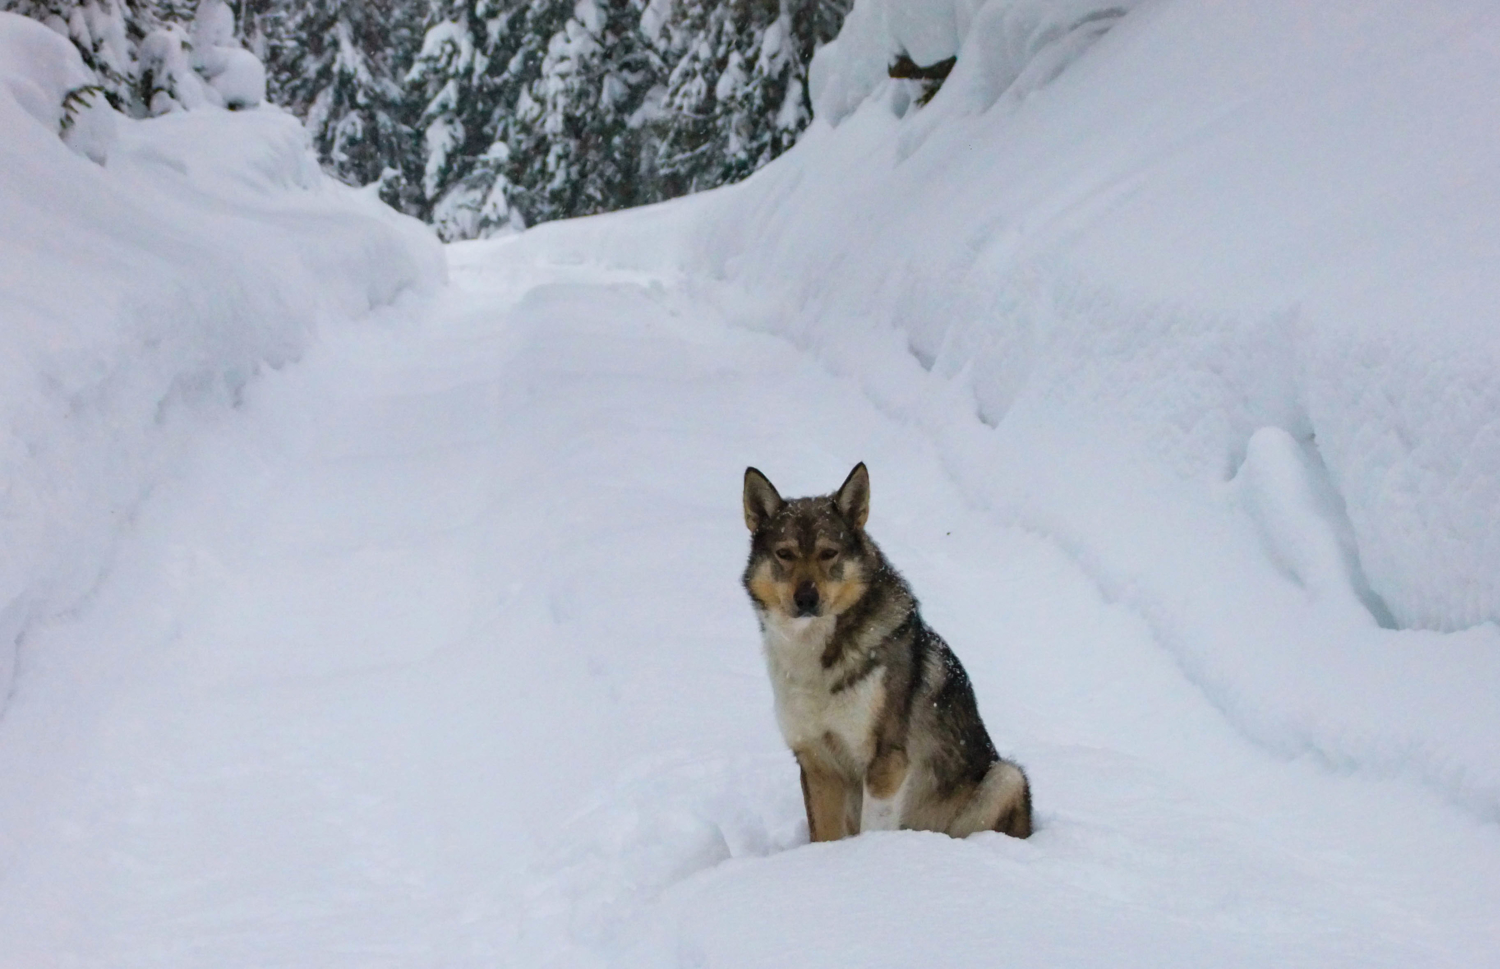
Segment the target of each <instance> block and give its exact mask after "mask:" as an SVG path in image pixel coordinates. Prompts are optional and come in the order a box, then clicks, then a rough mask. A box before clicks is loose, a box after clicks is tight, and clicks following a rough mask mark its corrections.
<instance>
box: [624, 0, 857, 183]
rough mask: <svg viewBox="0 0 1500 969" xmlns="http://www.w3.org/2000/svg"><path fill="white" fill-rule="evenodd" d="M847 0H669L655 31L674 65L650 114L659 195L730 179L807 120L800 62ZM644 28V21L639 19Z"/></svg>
mask: <svg viewBox="0 0 1500 969" xmlns="http://www.w3.org/2000/svg"><path fill="white" fill-rule="evenodd" d="M848 7H849V4H848V2H847V0H780V2H778V0H727V2H718V0H675V2H673V3H672V5H671V7H670V11H669V13H668V14H667V15H666V16H665V18H664V19H663V21H662V23H661V26H660V27H659V28H657V37H658V40H657V42H658V44H659V45H660V46H661V47H662V48H663V49H664V50H666V51H667V56H668V57H669V58H671V59H672V61H673V62H674V64H675V66H674V67H673V70H672V73H671V75H670V77H669V78H668V80H667V89H666V94H665V97H664V99H663V105H662V110H661V111H660V112H659V113H658V114H657V115H656V116H655V117H654V118H653V119H652V121H651V125H650V127H651V131H652V132H653V133H654V134H655V135H656V139H657V144H658V148H657V157H656V159H655V166H656V168H657V170H658V172H659V178H660V185H661V192H662V196H663V197H672V196H675V195H681V194H684V193H686V192H694V191H700V190H702V189H705V188H711V187H713V186H716V185H722V184H725V183H727V182H733V181H737V180H739V179H741V178H744V177H745V176H747V175H749V174H750V173H751V172H753V171H755V170H756V169H758V168H760V167H761V166H763V165H765V164H766V163H767V162H769V161H770V160H771V159H773V158H775V157H776V156H777V155H779V154H781V153H782V152H783V151H786V150H787V149H788V148H790V147H791V146H792V145H793V144H794V143H795V142H796V139H797V136H798V135H799V134H800V133H801V132H802V129H803V128H805V127H806V126H807V124H808V122H809V120H811V117H812V104H811V99H810V97H809V95H808V90H807V66H808V64H809V63H810V62H811V60H812V55H813V52H814V50H815V49H816V48H817V47H818V46H819V45H821V44H824V43H827V42H828V41H829V40H832V39H833V37H834V36H836V35H837V33H838V29H839V27H840V26H841V25H842V23H843V17H844V14H845V13H847V11H848ZM648 26H649V25H648Z"/></svg>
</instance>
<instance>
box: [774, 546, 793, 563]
mask: <svg viewBox="0 0 1500 969" xmlns="http://www.w3.org/2000/svg"><path fill="white" fill-rule="evenodd" d="M776 557H777V558H779V559H781V560H782V561H783V562H790V561H791V560H792V559H794V558H796V557H797V554H796V553H795V552H793V551H792V550H791V549H789V548H778V549H777V550H776Z"/></svg>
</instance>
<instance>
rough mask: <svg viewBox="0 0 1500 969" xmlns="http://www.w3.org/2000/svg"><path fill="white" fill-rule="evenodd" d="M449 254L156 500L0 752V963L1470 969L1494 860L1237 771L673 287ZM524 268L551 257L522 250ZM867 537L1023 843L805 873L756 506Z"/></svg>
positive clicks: (260, 392)
mask: <svg viewBox="0 0 1500 969" xmlns="http://www.w3.org/2000/svg"><path fill="white" fill-rule="evenodd" d="M532 238H533V236H530V235H528V236H526V237H523V238H522V239H520V240H519V241H511V242H504V243H494V244H484V245H473V246H464V247H457V248H454V249H453V250H451V252H450V256H451V259H452V262H453V276H454V284H453V286H452V287H451V288H450V289H449V290H448V291H447V292H446V293H445V294H444V295H443V296H442V297H441V298H440V299H439V300H438V302H437V303H436V305H408V306H405V307H402V308H400V309H399V310H396V311H391V312H389V313H388V314H387V315H386V316H384V317H382V318H380V319H378V320H376V321H375V322H373V323H367V324H365V325H363V326H361V327H359V328H357V329H355V328H349V329H346V330H340V331H336V332H330V333H326V334H325V335H324V339H323V341H322V343H321V345H319V346H318V347H317V348H316V349H315V350H314V351H313V352H312V353H311V354H310V355H309V356H308V357H307V358H306V359H305V360H304V361H303V362H302V363H300V364H298V365H296V366H293V367H290V368H287V369H286V370H284V371H281V372H279V373H275V374H271V375H268V376H267V377H266V378H264V379H263V380H262V381H261V382H260V383H259V384H258V385H256V386H255V387H254V388H253V389H252V392H251V395H250V399H249V401H248V404H247V406H246V407H245V408H244V410H243V411H242V412H241V413H240V414H237V415H235V416H234V418H233V419H227V420H226V421H225V422H224V423H223V425H222V426H221V427H220V428H219V433H218V435H217V439H216V440H214V441H213V442H211V443H210V444H209V445H208V447H207V448H205V449H204V451H203V453H202V454H201V455H200V456H199V458H198V459H197V460H196V461H195V463H194V464H193V465H192V467H191V468H189V469H187V470H186V471H185V472H184V473H183V474H182V475H180V476H179V477H178V478H177V479H176V480H174V481H172V482H171V483H170V484H169V485H168V486H166V487H164V488H162V489H160V490H159V491H158V493H157V494H156V495H155V496H154V497H153V499H152V500H151V501H150V502H149V503H148V505H147V507H146V509H145V510H144V511H143V513H142V514H141V516H140V518H139V520H138V521H137V522H136V523H135V525H134V530H133V534H132V537H131V538H130V539H129V541H128V542H127V545H126V547H125V548H124V550H123V551H122V552H121V554H120V556H119V557H118V559H117V561H116V563H115V565H114V567H113V569H112V570H111V572H110V574H109V575H108V576H107V578H106V579H105V581H104V582H103V583H102V585H101V587H100V588H99V590H98V591H97V593H96V595H95V596H94V597H93V598H92V599H91V601H90V602H89V603H88V604H87V605H86V606H85V607H84V608H82V609H80V610H79V611H78V612H77V614H76V615H73V616H71V617H69V618H68V619H66V620H64V621H59V622H55V623H53V624H51V625H50V626H49V627H47V628H46V629H45V630H44V631H43V632H42V633H41V634H39V635H36V636H34V637H32V638H31V639H30V640H29V641H28V642H27V643H26V644H25V647H24V650H23V652H22V656H21V669H20V673H19V676H18V680H17V688H16V694H15V696H14V698H13V700H12V702H11V704H10V707H9V709H8V711H7V713H6V715H5V718H4V720H3V722H0V849H3V858H4V864H5V868H4V871H3V873H0V966H3V967H5V969H11V967H15V969H30V967H50V966H98V967H106V966H107V967H134V966H163V967H167V966H170V967H183V966H215V967H228V966H244V967H250V966H256V967H273V966H274V967H282V966H285V967H291V966H298V967H309V969H311V967H324V969H326V967H343V966H348V967H372V966H400V967H410V966H433V967H450V966H454V967H456V966H494V965H497V964H498V965H515V966H528V967H539V966H545V965H600V964H631V965H642V966H646V965H650V966H668V965H674V966H727V965H734V966H773V965H774V966H780V967H785V966H798V967H815V966H866V965H868V966H875V965H882V966H910V965H916V964H928V965H944V966H969V965H972V966H994V965H1006V966H1103V965H1114V966H1293V965H1305V966H1350V967H1356V966H1357V967H1375V966H1402V967H1413V966H1477V965H1483V964H1484V963H1483V961H1480V960H1477V959H1476V954H1483V953H1490V954H1492V955H1495V956H1496V958H1500V920H1497V919H1496V918H1495V913H1497V912H1500V887H1497V885H1496V884H1495V882H1494V879H1493V873H1494V872H1496V871H1500V838H1497V836H1496V832H1495V829H1494V826H1493V825H1492V824H1491V825H1486V824H1484V823H1482V822H1481V821H1479V820H1476V819H1475V818H1474V817H1473V816H1471V815H1469V814H1465V813H1463V812H1461V811H1459V810H1458V809H1456V808H1454V807H1452V806H1450V805H1449V804H1447V803H1446V802H1444V801H1442V800H1440V799H1439V798H1438V797H1437V796H1436V795H1435V794H1432V793H1430V792H1428V791H1427V790H1425V789H1423V788H1419V787H1418V786H1416V785H1412V784H1408V783H1405V782H1402V781H1400V780H1389V781H1387V780H1381V779H1372V778H1370V777H1368V776H1357V777H1354V776H1339V775H1337V774H1333V773H1329V772H1328V771H1326V770H1325V769H1323V768H1321V767H1319V766H1318V765H1317V764H1315V763H1312V762H1310V761H1307V760H1299V761H1292V762H1286V761H1283V760H1280V759H1277V758H1275V757H1273V756H1271V755H1270V754H1267V753H1265V752H1263V751H1262V750H1260V749H1259V748H1257V747H1255V746H1253V745H1252V744H1251V743H1249V742H1248V741H1247V740H1245V739H1244V738H1243V737H1242V736H1241V735H1239V734H1238V733H1236V732H1235V731H1234V730H1233V729H1232V728H1231V726H1230V725H1229V724H1228V722H1227V721H1226V720H1225V719H1224V717H1223V716H1222V715H1221V714H1220V712H1219V711H1218V710H1217V709H1216V708H1215V707H1214V706H1213V705H1211V704H1210V703H1209V702H1208V700H1207V699H1205V697H1204V696H1203V695H1202V694H1201V693H1200V692H1199V691H1198V690H1197V689H1196V688H1195V687H1194V686H1192V685H1191V683H1190V682H1189V680H1188V679H1187V678H1186V677H1184V676H1183V674H1182V673H1181V671H1180V670H1179V669H1178V668H1177V667H1176V666H1175V665H1174V663H1173V661H1172V659H1171V654H1170V653H1169V652H1168V651H1166V650H1164V649H1163V648H1162V647H1161V645H1160V644H1159V643H1158V642H1157V641H1156V639H1155V638H1154V635H1153V631H1152V629H1151V627H1150V626H1149V625H1148V623H1147V622H1146V621H1145V620H1144V619H1143V618H1142V617H1141V616H1139V615H1137V614H1135V613H1134V612H1132V611H1131V610H1130V609H1128V608H1126V607H1124V606H1122V605H1119V604H1112V603H1111V602H1110V601H1109V599H1108V598H1107V597H1106V596H1105V595H1104V594H1103V593H1101V591H1100V590H1099V589H1098V588H1097V587H1096V585H1095V584H1094V583H1093V582H1091V580H1090V579H1089V578H1088V576H1087V574H1086V573H1085V572H1084V571H1083V570H1082V569H1080V568H1079V567H1078V566H1077V565H1076V564H1075V563H1074V562H1073V561H1071V560H1070V559H1069V558H1068V556H1067V555H1065V554H1064V553H1063V552H1062V551H1061V550H1059V548H1058V547H1056V546H1055V545H1054V544H1052V543H1050V542H1048V541H1047V540H1045V539H1044V538H1041V537H1038V536H1036V535H1032V534H1028V533H1026V532H1023V531H1020V530H1018V529H1014V528H1008V527H1004V526H1002V525H1001V524H999V523H997V522H996V521H994V520H992V519H989V518H987V517H986V514H985V513H984V512H983V511H982V510H979V509H976V508H974V507H971V506H970V505H969V504H968V503H966V502H965V500H964V499H963V497H962V496H961V494H960V491H959V489H958V488H957V487H956V486H955V485H954V484H953V482H952V481H951V480H950V478H949V477H948V475H947V474H946V473H945V471H944V467H943V462H942V461H941V460H940V458H939V457H938V455H937V454H936V453H935V451H934V449H933V447H932V445H931V444H930V442H928V441H927V440H926V439H925V438H924V436H923V434H922V432H921V431H920V430H918V429H915V428H913V427H911V426H908V425H905V424H902V423H899V422H896V421H893V420H891V419H890V418H889V417H887V416H883V415H882V414H881V412H880V411H878V410H877V409H876V408H875V407H874V406H873V405H872V404H871V403H870V402H869V401H868V400H867V399H866V398H865V397H864V396H863V395H862V394H861V393H860V391H859V389H858V387H857V385H856V384H855V383H853V382H852V381H849V380H844V379H839V378H836V377H833V376H830V375H829V374H828V373H826V372H824V371H823V370H821V369H819V368H818V367H817V366H816V365H815V364H814V363H813V362H811V361H810V360H809V359H807V358H805V357H803V356H802V355H799V354H798V352H797V351H795V350H794V349H793V348H792V347H791V346H790V345H788V344H786V343H784V342H781V341H780V340H778V339H776V338H773V337H770V336H765V335H761V334H756V333H752V332H748V331H745V330H741V329H736V328H733V327H731V326H729V325H728V324H726V323H725V322H724V321H723V320H722V319H721V314H720V312H719V311H718V310H717V309H716V308H715V305H716V303H715V300H712V299H708V298H706V297H705V296H704V293H707V292H709V290H707V289H704V288H702V287H705V286H707V284H702V283H700V284H699V286H696V287H695V286H682V285H679V284H678V283H677V282H676V281H673V280H652V279H648V278H643V277H639V276H632V275H626V274H621V273H617V272H612V271H610V270H608V269H605V268H601V267H598V266H591V265H571V266H570V265H554V264H550V263H548V262H547V261H546V258H545V253H546V251H547V250H546V249H545V247H540V246H533V245H531V244H530V243H529V241H528V240H531V239H532ZM549 238H550V237H549ZM856 460H865V461H866V462H868V464H869V466H870V468H871V471H872V475H873V490H874V504H873V514H872V519H871V531H872V533H873V534H874V535H875V536H876V538H877V539H878V540H880V541H881V542H882V544H883V545H884V547H885V548H886V551H887V553H888V554H889V555H890V556H891V558H892V559H893V560H894V561H895V562H896V563H897V565H898V566H900V567H901V568H902V569H903V570H904V571H905V573H906V574H907V576H908V578H909V579H910V580H911V581H912V583H913V585H914V586H915V588H916V590H917V592H918V594H919V595H920V596H922V598H923V601H924V604H925V610H926V613H927V615H928V618H929V619H930V620H931V621H932V623H933V624H934V626H935V627H936V628H937V629H939V630H940V631H941V632H942V633H943V634H944V636H945V637H946V638H947V639H948V640H949V641H950V642H952V643H953V644H954V646H955V648H956V650H957V651H958V652H959V654H960V655H961V656H962V657H963V659H964V660H965V662H966V664H967V665H968V666H969V669H970V672H971V673H972V675H973V677H974V679H975V681H976V684H977V687H978V691H979V696H980V702H981V707H982V709H983V710H984V712H985V714H986V718H987V720H988V721H989V724H990V727H991V731H992V733H993V734H994V735H995V736H996V739H997V742H998V743H999V745H1000V746H1001V748H1002V749H1003V750H1005V751H1007V752H1008V753H1011V754H1014V755H1015V756H1016V757H1017V758H1018V759H1019V760H1020V761H1021V762H1022V763H1024V764H1025V765H1026V766H1027V768H1028V770H1029V771H1030V773H1031V775H1032V779H1033V784H1034V788H1035V791H1036V798H1037V807H1038V811H1039V822H1040V830H1039V831H1038V833H1037V834H1036V836H1034V837H1033V838H1032V839H1030V840H1029V841H1026V842H1020V841H1014V840H1011V839H1007V838H1004V837H1001V836H999V835H993V836H985V835H981V836H976V837H974V838H971V839H969V840H967V841H962V842H959V841H951V840H949V839H946V838H942V837H940V836H935V835H925V834H917V833H898V834H890V835H872V836H867V837H861V838H858V839H855V840H853V841H848V842H843V843H839V844H834V845H818V846H806V845H805V844H804V842H805V839H806V834H805V826H804V824H803V822H802V819H801V816H800V815H801V803H800V797H799V794H798V790H797V784H796V775H795V772H794V768H793V766H792V763H791V761H790V759H789V757H788V756H787V755H786V754H785V752H784V751H783V749H782V746H781V743H780V740H779V738H778V737H777V735H776V732H775V727H774V724H773V722H772V718H771V713H770V692H769V689H768V686H767V684H766V682H765V677H764V672H763V669H762V667H761V662H760V658H759V655H758V652H757V643H756V636H755V633H754V628H753V621H752V619H751V615H750V611H749V609H748V607H747V606H746V604H745V603H744V602H743V594H742V592H741V591H740V589H739V587H738V574H739V570H740V568H741V564H742V558H743V552H744V546H745V535H744V533H743V525H742V524H741V520H740V510H739V487H740V475H741V471H742V469H743V467H744V466H745V465H746V464H752V463H753V464H755V465H757V466H759V467H761V468H762V469H764V470H765V471H767V472H768V473H769V474H770V475H771V477H772V479H773V480H775V481H776V483H777V484H778V485H779V486H781V487H782V489H783V491H785V492H788V493H809V492H814V491H824V490H828V489H830V488H832V487H833V486H835V485H836V484H837V483H838V482H839V481H840V480H842V477H843V475H844V474H845V473H846V472H847V470H848V468H849V467H850V466H851V465H852V464H853V463H854V462H855V461H856Z"/></svg>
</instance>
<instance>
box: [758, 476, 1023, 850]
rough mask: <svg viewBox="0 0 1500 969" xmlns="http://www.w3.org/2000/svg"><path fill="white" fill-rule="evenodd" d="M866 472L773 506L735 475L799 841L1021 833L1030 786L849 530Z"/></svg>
mask: <svg viewBox="0 0 1500 969" xmlns="http://www.w3.org/2000/svg"><path fill="white" fill-rule="evenodd" d="M869 514H870V475H869V472H868V471H867V470H866V469H865V466H864V464H863V463H860V464H858V465H856V466H855V468H854V470H853V471H851V472H850V473H849V477H848V478H847V479H846V480H845V481H844V483H843V485H842V486H841V487H840V488H839V490H838V491H836V492H834V493H833V494H831V495H823V496H819V497H814V498H793V499H790V500H788V499H784V498H782V497H781V495H780V494H779V493H778V492H777V491H776V488H775V486H774V485H772V484H771V482H770V480H769V479H768V478H767V477H766V476H765V475H764V474H761V473H760V472H759V471H757V470H756V469H755V468H746V469H745V524H746V526H748V527H749V529H750V561H749V563H748V564H747V565H746V566H745V575H744V584H745V591H746V592H748V593H749V594H750V601H751V603H752V604H753V605H754V607H755V614H756V617H757V618H758V619H759V620H760V629H761V638H762V644H763V646H764V649H765V655H766V665H767V667H768V668H769V670H770V674H771V685H772V689H773V691H774V693H775V697H776V720H777V723H778V725H779V726H780V727H781V735H782V736H783V737H784V738H785V739H786V742H787V746H789V747H790V748H791V749H792V753H793V754H794V755H795V756H796V758H797V763H798V765H799V766H800V767H801V769H802V800H803V804H804V806H805V807H806V810H807V829H808V834H809V836H810V837H811V838H812V840H813V841H835V840H837V839H839V838H843V837H846V836H849V835H855V834H858V833H860V832H861V831H875V830H894V829H897V828H915V829H920V830H925V831H942V832H944V833H946V834H949V835H952V836H953V837H956V838H961V837H964V836H966V835H969V834H972V833H974V832H976V831H1000V832H1003V833H1005V834H1008V835H1011V836H1013V837H1017V838H1025V837H1027V836H1029V835H1030V834H1031V788H1030V785H1029V784H1028V783H1027V780H1026V774H1025V772H1024V771H1022V770H1021V768H1020V766H1019V765H1017V764H1014V763H1012V762H1011V761H1008V760H1005V759H1004V758H1002V757H1001V756H1000V755H999V754H998V753H996V751H995V745H994V744H993V743H992V742H991V741H990V735H989V733H988V731H986V730H985V728H984V722H983V721H981V720H980V719H979V706H978V703H977V702H976V701H975V699H974V689H973V687H972V686H971V685H970V684H969V677H968V675H967V674H966V673H965V672H964V668H963V665H962V664H960V663H959V661H958V657H957V656H955V655H953V652H952V650H950V649H949V648H948V644H947V643H945V642H943V640H942V638H941V637H939V636H938V634H937V633H935V632H933V631H932V630H931V629H929V628H928V626H927V624H926V623H925V622H923V621H922V616H921V614H920V613H919V612H918V611H917V600H916V597H915V596H913V595H912V591H911V587H910V586H908V585H907V584H906V580H905V579H903V578H902V577H901V576H900V574H899V573H897V572H896V570H895V569H893V568H892V567H891V565H890V563H889V562H887V561H886V558H885V556H884V555H883V554H882V553H881V551H880V549H879V548H878V547H877V546H876V545H875V543H874V542H873V541H872V540H871V539H870V536H869V535H867V534H866V533H865V521H866V520H867V519H868V518H869Z"/></svg>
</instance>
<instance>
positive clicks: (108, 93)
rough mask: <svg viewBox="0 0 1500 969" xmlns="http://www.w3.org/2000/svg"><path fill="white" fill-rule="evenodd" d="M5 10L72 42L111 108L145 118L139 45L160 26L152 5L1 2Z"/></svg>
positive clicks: (112, 0) (82, 0)
mask: <svg viewBox="0 0 1500 969" xmlns="http://www.w3.org/2000/svg"><path fill="white" fill-rule="evenodd" d="M0 10H8V11H10V12H12V13H18V14H20V15H21V16H23V17H30V18H32V19H33V20H40V21H41V22H42V23H44V24H46V25H47V26H49V27H51V28H52V29H53V30H55V31H57V32H58V33H60V34H62V35H64V36H65V37H67V38H68V39H70V40H72V41H73V45H74V46H75V47H77V48H78V53H79V54H81V55H82V56H83V63H84V64H85V65H87V66H88V67H89V68H90V69H91V70H92V71H93V72H94V74H95V75H96V76H97V77H98V78H99V86H100V87H101V88H102V89H103V90H104V94H105V97H107V98H108V99H109V103H110V104H111V105H113V106H114V107H115V108H116V109H117V110H119V111H125V112H127V113H130V114H135V115H139V114H141V113H142V107H141V104H140V99H139V97H138V96H137V92H136V58H135V46H136V44H137V43H139V41H140V39H141V38H142V37H144V36H145V35H146V34H147V33H148V32H149V31H150V30H151V29H152V28H154V27H155V26H156V25H157V22H158V21H157V17H156V10H155V9H154V7H153V5H152V4H151V3H150V2H149V0H146V2H137V3H136V4H135V5H134V6H132V5H131V4H129V3H127V2H126V0H0Z"/></svg>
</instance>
